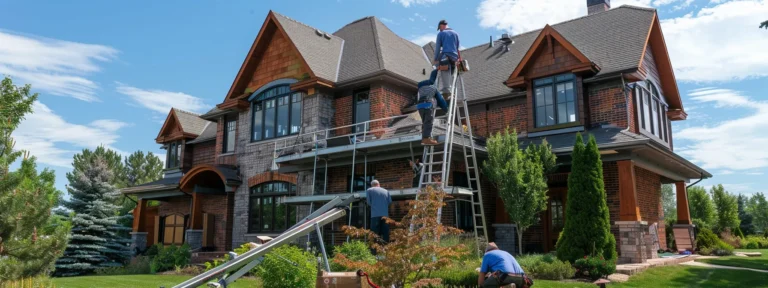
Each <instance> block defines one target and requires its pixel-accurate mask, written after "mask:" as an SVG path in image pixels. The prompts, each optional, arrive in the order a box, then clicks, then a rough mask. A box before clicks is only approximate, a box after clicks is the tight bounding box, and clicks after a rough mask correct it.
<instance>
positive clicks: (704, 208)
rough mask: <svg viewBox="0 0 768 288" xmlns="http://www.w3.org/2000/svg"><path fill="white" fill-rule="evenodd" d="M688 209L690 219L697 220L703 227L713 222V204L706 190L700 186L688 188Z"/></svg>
mask: <svg viewBox="0 0 768 288" xmlns="http://www.w3.org/2000/svg"><path fill="white" fill-rule="evenodd" d="M688 209H689V211H690V213H691V219H692V220H699V222H700V223H701V224H703V225H704V227H700V228H710V227H712V225H714V224H715V220H716V216H717V215H716V214H715V205H714V204H713V203H712V199H711V198H710V197H709V193H707V190H706V189H704V188H703V187H700V186H693V187H690V188H688Z"/></svg>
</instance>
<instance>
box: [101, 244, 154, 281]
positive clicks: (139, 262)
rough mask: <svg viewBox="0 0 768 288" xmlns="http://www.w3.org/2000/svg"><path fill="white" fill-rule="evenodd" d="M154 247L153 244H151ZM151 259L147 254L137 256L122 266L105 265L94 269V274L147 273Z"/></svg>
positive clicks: (149, 270) (150, 270)
mask: <svg viewBox="0 0 768 288" xmlns="http://www.w3.org/2000/svg"><path fill="white" fill-rule="evenodd" d="M153 247H154V246H153ZM151 261H152V260H150V259H149V257H147V256H138V257H136V258H135V259H134V260H132V261H131V262H130V263H128V265H125V266H123V267H105V268H99V269H96V275H135V274H149V273H150V272H152V268H151V267H150V266H151V265H150V263H151Z"/></svg>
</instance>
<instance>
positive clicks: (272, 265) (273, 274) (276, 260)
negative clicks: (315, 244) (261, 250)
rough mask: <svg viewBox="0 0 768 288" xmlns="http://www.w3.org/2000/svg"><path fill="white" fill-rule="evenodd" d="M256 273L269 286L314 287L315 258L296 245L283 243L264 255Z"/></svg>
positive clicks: (275, 287)
mask: <svg viewBox="0 0 768 288" xmlns="http://www.w3.org/2000/svg"><path fill="white" fill-rule="evenodd" d="M256 270H257V271H258V272H257V275H258V276H259V277H260V278H261V280H262V281H264V283H269V287H274V288H283V287H285V288H289V287H290V288H293V287H314V286H315V281H316V278H317V259H316V258H315V256H314V255H312V253H309V252H307V251H304V250H302V249H299V248H298V247H296V246H290V245H283V246H280V247H278V248H277V249H275V250H272V252H269V253H268V254H267V255H265V256H264V261H263V262H261V264H259V265H258V266H256Z"/></svg>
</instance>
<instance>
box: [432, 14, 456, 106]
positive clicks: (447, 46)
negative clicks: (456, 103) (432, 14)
mask: <svg viewBox="0 0 768 288" xmlns="http://www.w3.org/2000/svg"><path fill="white" fill-rule="evenodd" d="M437 30H440V33H437V40H435V57H434V58H433V60H432V64H434V65H438V69H439V67H440V66H448V67H449V69H448V71H443V72H442V73H440V82H442V83H441V85H440V86H442V89H441V90H442V91H441V92H442V93H443V96H445V98H446V99H449V98H451V90H452V89H451V88H452V87H451V86H452V84H453V83H451V75H452V74H453V69H456V62H458V61H459V59H460V58H461V52H460V51H459V47H460V46H459V33H456V31H453V29H451V28H448V21H445V20H440V23H438V24H437Z"/></svg>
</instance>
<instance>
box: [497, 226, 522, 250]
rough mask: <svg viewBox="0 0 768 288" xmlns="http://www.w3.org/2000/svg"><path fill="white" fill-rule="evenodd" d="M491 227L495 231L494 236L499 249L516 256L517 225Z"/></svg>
mask: <svg viewBox="0 0 768 288" xmlns="http://www.w3.org/2000/svg"><path fill="white" fill-rule="evenodd" d="M492 226H493V228H494V229H495V230H496V232H495V234H494V236H495V239H496V245H497V246H499V249H501V250H504V251H507V252H509V254H512V255H517V254H518V251H517V246H518V245H517V225H516V224H493V225H492Z"/></svg>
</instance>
